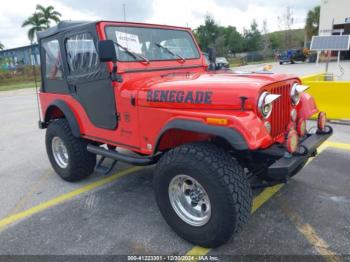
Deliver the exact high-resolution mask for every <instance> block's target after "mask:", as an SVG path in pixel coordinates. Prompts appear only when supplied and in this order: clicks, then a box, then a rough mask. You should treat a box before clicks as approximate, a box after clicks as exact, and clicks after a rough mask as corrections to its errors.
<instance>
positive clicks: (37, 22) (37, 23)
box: [22, 13, 47, 43]
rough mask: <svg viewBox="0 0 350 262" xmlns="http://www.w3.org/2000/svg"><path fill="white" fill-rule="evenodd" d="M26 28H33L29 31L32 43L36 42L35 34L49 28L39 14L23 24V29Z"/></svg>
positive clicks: (35, 14)
mask: <svg viewBox="0 0 350 262" xmlns="http://www.w3.org/2000/svg"><path fill="white" fill-rule="evenodd" d="M26 26H31V28H29V30H28V38H29V40H30V42H31V43H33V42H34V40H35V34H36V33H37V32H39V31H42V30H45V29H46V28H47V27H46V24H45V21H44V20H43V19H42V17H41V16H40V15H39V14H37V13H34V14H33V15H32V16H30V17H29V18H28V19H27V20H25V21H24V22H23V24H22V27H26Z"/></svg>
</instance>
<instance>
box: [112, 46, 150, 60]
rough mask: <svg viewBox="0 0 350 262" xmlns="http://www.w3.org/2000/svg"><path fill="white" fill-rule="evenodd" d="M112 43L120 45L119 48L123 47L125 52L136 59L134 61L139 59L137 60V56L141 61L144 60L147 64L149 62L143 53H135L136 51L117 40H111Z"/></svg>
mask: <svg viewBox="0 0 350 262" xmlns="http://www.w3.org/2000/svg"><path fill="white" fill-rule="evenodd" d="M113 43H114V44H115V45H116V46H118V47H120V48H121V49H123V50H124V51H125V52H127V53H128V54H129V55H131V56H132V57H134V58H135V59H136V61H139V60H137V58H141V59H142V60H143V61H145V62H146V63H147V64H149V60H148V59H147V58H146V57H144V56H143V55H140V54H137V53H135V52H133V51H131V50H129V49H128V48H127V47H125V46H122V45H121V44H119V43H118V42H115V41H113ZM139 62H141V61H139Z"/></svg>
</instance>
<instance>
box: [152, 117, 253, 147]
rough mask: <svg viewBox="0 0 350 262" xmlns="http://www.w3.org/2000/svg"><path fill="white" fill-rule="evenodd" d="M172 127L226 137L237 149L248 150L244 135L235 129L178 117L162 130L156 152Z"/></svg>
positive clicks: (157, 141)
mask: <svg viewBox="0 0 350 262" xmlns="http://www.w3.org/2000/svg"><path fill="white" fill-rule="evenodd" d="M170 129H180V130H185V131H191V132H198V133H204V134H209V135H215V136H218V137H221V138H223V139H225V140H226V141H227V142H228V143H229V144H230V145H231V146H232V147H233V148H234V149H236V150H247V149H248V144H247V142H246V141H245V139H244V137H243V136H242V135H241V134H240V133H239V132H238V131H237V130H235V129H233V128H230V127H224V126H213V125H207V124H204V123H203V122H200V121H193V120H185V119H176V120H172V121H170V122H169V123H168V124H167V125H166V126H165V127H164V128H163V129H162V130H161V132H160V134H159V136H158V138H157V140H156V146H155V147H154V152H153V153H156V152H157V150H158V146H159V143H160V140H161V138H162V136H163V135H164V134H165V132H167V131H168V130H170Z"/></svg>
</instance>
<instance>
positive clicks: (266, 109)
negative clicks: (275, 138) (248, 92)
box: [258, 92, 272, 118]
mask: <svg viewBox="0 0 350 262" xmlns="http://www.w3.org/2000/svg"><path fill="white" fill-rule="evenodd" d="M268 95H269V93H268V92H263V93H262V94H261V95H260V97H259V101H258V108H259V111H260V113H261V115H262V116H263V117H264V118H268V117H269V116H270V115H271V112H272V104H271V103H268V104H267V103H266V102H265V98H266V96H268Z"/></svg>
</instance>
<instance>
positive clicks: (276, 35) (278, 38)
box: [269, 32, 283, 50]
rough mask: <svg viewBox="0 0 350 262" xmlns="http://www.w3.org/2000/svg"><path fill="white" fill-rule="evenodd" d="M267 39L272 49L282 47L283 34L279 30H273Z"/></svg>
mask: <svg viewBox="0 0 350 262" xmlns="http://www.w3.org/2000/svg"><path fill="white" fill-rule="evenodd" d="M269 41H270V45H271V49H272V50H276V49H282V48H283V36H282V34H281V33H280V32H273V33H270V34H269Z"/></svg>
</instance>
